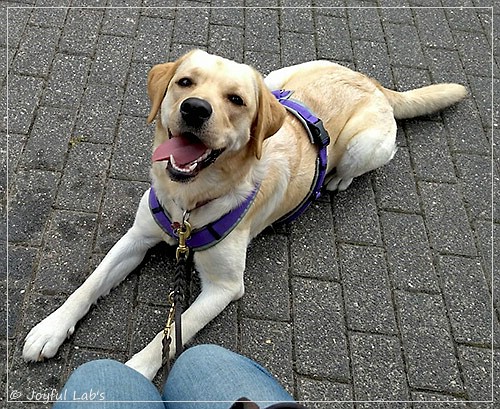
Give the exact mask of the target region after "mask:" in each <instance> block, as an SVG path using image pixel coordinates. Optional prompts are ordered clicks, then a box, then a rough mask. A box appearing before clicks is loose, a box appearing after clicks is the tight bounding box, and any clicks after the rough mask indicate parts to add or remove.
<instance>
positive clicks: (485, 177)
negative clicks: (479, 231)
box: [456, 155, 500, 220]
mask: <svg viewBox="0 0 500 409" xmlns="http://www.w3.org/2000/svg"><path fill="white" fill-rule="evenodd" d="M456 163H457V165H456V166H457V170H458V176H459V177H460V179H461V186H462V191H463V192H464V202H465V203H466V206H467V207H468V210H469V214H472V215H474V216H473V217H474V218H476V217H477V218H484V219H491V217H492V216H493V219H496V220H498V219H500V202H499V201H498V200H494V197H493V196H492V192H493V190H492V187H493V183H496V184H498V182H499V180H500V178H499V176H498V173H497V172H496V169H494V168H493V167H492V166H491V158H488V157H485V156H476V155H457V156H456ZM492 171H493V174H492ZM492 200H493V203H492ZM492 212H493V214H492Z"/></svg>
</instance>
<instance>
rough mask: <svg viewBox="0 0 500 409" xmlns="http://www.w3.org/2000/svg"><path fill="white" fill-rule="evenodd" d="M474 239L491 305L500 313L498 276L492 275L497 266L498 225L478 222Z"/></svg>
mask: <svg viewBox="0 0 500 409" xmlns="http://www.w3.org/2000/svg"><path fill="white" fill-rule="evenodd" d="M475 230H476V237H477V239H476V240H477V243H478V249H479V253H480V255H481V262H482V265H483V271H484V272H485V275H486V283H487V284H488V288H489V289H490V293H492V297H493V304H494V306H495V308H496V309H497V311H499V312H500V276H499V275H498V274H492V272H493V270H494V268H495V266H498V265H499V262H500V260H499V256H500V254H499V252H498V251H494V249H497V248H499V240H500V225H498V224H497V223H491V222H486V221H480V222H477V223H476V226H475Z"/></svg>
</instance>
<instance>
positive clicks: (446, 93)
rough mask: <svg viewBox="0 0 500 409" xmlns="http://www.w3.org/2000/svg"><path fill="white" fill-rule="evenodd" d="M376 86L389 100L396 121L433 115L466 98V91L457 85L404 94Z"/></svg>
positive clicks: (423, 89) (438, 86)
mask: <svg viewBox="0 0 500 409" xmlns="http://www.w3.org/2000/svg"><path fill="white" fill-rule="evenodd" d="M377 86H378V88H379V89H380V90H381V91H382V92H383V93H384V95H385V97H386V98H387V99H388V100H389V103H390V104H391V106H392V108H393V110H394V117H395V118H396V119H405V118H413V117H416V116H421V115H429V114H433V113H435V112H437V111H440V110H441V109H444V108H446V107H448V106H450V105H453V104H455V103H457V102H459V101H461V100H462V99H464V98H465V97H466V96H467V89H466V88H465V87H464V86H462V85H459V84H435V85H429V86H427V87H423V88H417V89H414V90H411V91H406V92H397V91H392V90H390V89H387V88H384V87H382V86H381V85H380V84H377Z"/></svg>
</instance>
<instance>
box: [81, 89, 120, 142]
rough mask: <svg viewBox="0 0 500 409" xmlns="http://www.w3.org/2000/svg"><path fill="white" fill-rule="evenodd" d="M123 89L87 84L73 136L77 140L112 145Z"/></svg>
mask: <svg viewBox="0 0 500 409" xmlns="http://www.w3.org/2000/svg"><path fill="white" fill-rule="evenodd" d="M122 96H123V89H122V88H120V87H119V86H116V85H111V84H89V85H88V86H87V89H86V90H85V95H84V101H83V105H82V107H81V108H80V112H79V115H78V119H77V123H76V126H75V130H74V133H73V136H74V137H75V138H76V139H77V140H81V138H83V140H85V141H88V142H95V143H112V142H113V140H114V138H115V131H116V124H117V121H118V118H117V115H118V113H119V110H120V105H121V98H122Z"/></svg>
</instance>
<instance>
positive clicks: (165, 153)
mask: <svg viewBox="0 0 500 409" xmlns="http://www.w3.org/2000/svg"><path fill="white" fill-rule="evenodd" d="M207 149H208V148H207V147H206V146H205V145H203V144H202V143H201V142H199V141H198V142H193V141H192V140H190V139H189V138H185V137H183V136H175V137H173V138H170V139H169V140H167V141H165V142H163V143H162V144H161V145H160V146H158V147H157V148H156V150H155V151H154V153H153V162H158V161H162V160H167V159H169V158H170V155H172V156H173V157H174V159H175V162H176V163H177V164H178V165H185V164H187V163H190V162H193V161H195V160H196V159H198V158H199V157H200V156H202V155H203V154H204V153H205V151H206V150H207Z"/></svg>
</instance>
